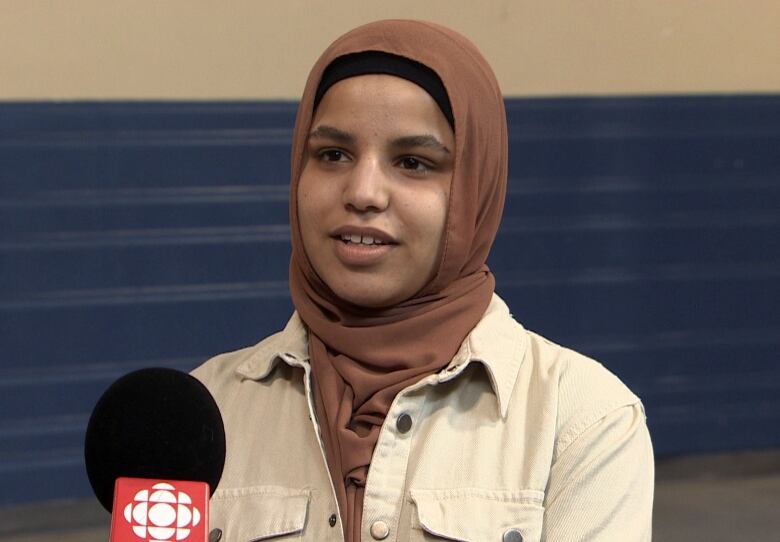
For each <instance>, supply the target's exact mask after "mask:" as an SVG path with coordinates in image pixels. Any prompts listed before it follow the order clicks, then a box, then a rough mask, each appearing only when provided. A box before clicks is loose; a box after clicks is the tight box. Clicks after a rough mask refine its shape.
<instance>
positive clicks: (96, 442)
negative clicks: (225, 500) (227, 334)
mask: <svg viewBox="0 0 780 542" xmlns="http://www.w3.org/2000/svg"><path fill="white" fill-rule="evenodd" d="M84 459H85V462H86V466H87V476H88V477H89V482H90V484H91V485H92V489H93V490H94V492H95V495H96V496H97V498H98V500H99V501H100V503H101V504H102V505H103V507H105V508H106V510H108V511H109V512H110V511H111V508H112V505H113V500H114V483H115V482H116V479H117V478H119V477H121V476H126V477H131V478H161V479H169V480H190V481H197V482H206V483H207V484H208V485H209V489H210V491H211V493H213V492H214V490H215V489H216V487H217V484H218V483H219V479H220V477H221V476H222V468H223V467H224V465H225V427H224V425H223V423H222V416H221V415H220V413H219V408H218V407H217V403H216V402H215V401H214V398H213V397H212V396H211V394H210V393H209V391H208V390H207V389H206V387H205V386H204V385H203V384H202V383H201V382H200V381H199V380H198V379H196V378H195V377H193V376H191V375H188V374H186V373H182V372H180V371H176V370H173V369H164V368H151V369H141V370H139V371H135V372H132V373H130V374H127V375H125V376H123V377H121V378H120V379H119V380H117V381H116V382H114V383H113V384H112V385H111V386H109V388H108V389H107V390H106V391H105V393H103V395H102V396H101V397H100V399H99V400H98V402H97V405H96V406H95V409H94V410H93V411H92V416H90V419H89V424H88V425H87V434H86V439H85V443H84Z"/></svg>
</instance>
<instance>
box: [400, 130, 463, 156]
mask: <svg viewBox="0 0 780 542" xmlns="http://www.w3.org/2000/svg"><path fill="white" fill-rule="evenodd" d="M393 146H394V147H399V148H402V149H411V148H413V147H428V148H431V149H434V150H437V151H441V152H444V153H446V154H450V150H449V149H448V148H447V147H446V146H445V145H444V143H442V142H441V141H439V140H438V139H436V137H434V136H432V135H429V134H425V135H413V136H404V137H399V138H398V139H394V140H393Z"/></svg>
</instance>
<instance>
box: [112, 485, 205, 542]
mask: <svg viewBox="0 0 780 542" xmlns="http://www.w3.org/2000/svg"><path fill="white" fill-rule="evenodd" d="M208 502H209V486H208V484H206V483H205V482H183V481H176V480H154V479H149V478H117V480H116V484H115V486H114V508H113V513H112V515H111V516H112V519H111V539H110V540H111V542H169V541H176V542H180V541H186V542H206V540H207V532H208V519H209V518H208Z"/></svg>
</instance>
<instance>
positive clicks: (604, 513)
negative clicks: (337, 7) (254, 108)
mask: <svg viewBox="0 0 780 542" xmlns="http://www.w3.org/2000/svg"><path fill="white" fill-rule="evenodd" d="M506 175H507V134H506V120H505V112H504V108H503V100H502V96H501V92H500V90H499V88H498V85H497V83H496V80H495V77H494V75H493V73H492V71H491V70H490V67H489V66H488V64H487V63H486V61H485V60H484V59H483V58H482V56H481V55H480V53H479V52H478V51H477V49H476V48H475V47H474V46H473V45H472V44H471V43H470V42H468V41H467V40H466V39H465V38H463V37H462V36H460V35H458V34H456V33H455V32H453V31H451V30H449V29H446V28H443V27H441V26H438V25H434V24H431V23H424V22H415V21H381V22H377V23H372V24H369V25H366V26H363V27H360V28H357V29H355V30H353V31H351V32H349V33H347V34H346V35H344V36H342V37H341V38H339V39H338V40H336V42H334V43H333V44H332V45H331V46H330V47H329V48H328V49H327V50H326V51H325V52H324V53H323V55H322V56H321V58H320V59H319V60H318V62H317V63H316V64H315V66H314V68H313V69H312V71H311V74H310V76H309V79H308V82H307V84H306V88H305V90H304V94H303V98H302V100H301V103H300V106H299V110H298V116H297V119H296V124H295V133H294V137H293V148H292V180H291V200H290V222H291V233H292V245H293V256H292V260H291V264H290V290H291V294H292V299H293V303H294V305H295V309H296V312H295V314H293V316H292V318H291V319H290V321H289V323H288V324H287V326H286V328H285V329H284V330H283V331H282V332H280V333H277V334H276V335H273V336H271V337H269V338H267V339H265V340H264V341H262V342H260V343H259V344H257V345H256V346H254V347H251V348H247V349H244V350H240V351H238V352H233V353H229V354H225V355H222V356H218V357H217V358H214V359H213V360H211V361H209V362H208V363H206V364H205V365H204V366H202V367H200V368H199V369H197V370H196V371H195V373H194V374H195V375H196V376H197V377H198V378H200V379H201V380H202V381H203V382H204V383H206V385H207V386H208V387H209V388H210V389H211V391H212V393H213V394H214V396H215V398H216V399H217V402H218V403H219V405H220V408H221V411H222V413H223V416H224V418H225V425H226V434H227V439H228V442H227V448H228V457H227V462H226V465H225V472H224V474H223V478H222V481H221V482H220V487H219V489H218V490H217V492H216V493H215V494H214V496H213V498H212V505H211V506H212V507H211V514H212V516H211V518H210V525H211V527H212V528H213V529H214V530H213V532H212V535H213V537H214V539H216V538H218V537H219V536H220V535H221V536H222V538H223V539H224V540H230V541H233V540H236V541H242V542H243V541H249V540H257V539H263V538H271V539H274V540H277V539H278V540H318V541H319V540H342V539H345V540H348V541H358V540H404V541H405V540H441V539H454V540H474V541H482V540H496V541H498V540H503V541H504V542H511V541H514V542H518V541H525V542H531V541H539V540H549V541H569V540H572V541H574V540H583V541H584V540H621V541H626V540H649V539H650V512H651V507H652V492H653V485H652V484H653V460H652V451H651V446H650V440H649V436H648V433H647V428H646V425H645V417H644V412H643V409H642V405H641V403H640V402H639V399H637V398H636V396H634V395H633V394H632V393H631V392H630V391H629V390H628V389H627V388H626V387H625V386H624V385H623V384H621V383H620V382H619V381H618V379H617V378H616V377H614V376H613V375H611V374H610V373H609V372H607V371H606V370H605V369H604V368H603V367H601V366H600V365H599V364H597V363H596V362H593V361H592V360H589V359H587V358H585V357H583V356H581V355H579V354H576V353H575V352H572V351H570V350H567V349H565V348H562V347H559V346H557V345H555V344H552V343H550V342H548V341H546V340H544V339H543V338H541V337H539V336H537V335H535V334H533V333H530V332H528V331H526V330H524V329H523V328H522V327H521V326H520V324H518V323H516V322H515V321H514V320H513V319H512V317H511V315H510V314H509V311H508V309H507V307H506V305H505V304H504V303H503V302H502V301H501V299H500V298H498V297H497V296H496V295H495V294H494V291H493V290H494V280H493V275H492V274H491V273H490V271H489V270H488V268H487V266H486V265H485V262H486V259H487V256H488V252H489V250H490V246H491V244H492V242H493V239H494V237H495V235H496V231H497V228H498V224H499V221H500V216H501V211H502V208H503V203H504V195H505V191H506Z"/></svg>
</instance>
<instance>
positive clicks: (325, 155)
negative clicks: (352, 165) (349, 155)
mask: <svg viewBox="0 0 780 542" xmlns="http://www.w3.org/2000/svg"><path fill="white" fill-rule="evenodd" d="M320 158H321V159H322V160H324V161H325V162H341V161H342V160H345V159H346V156H345V155H344V153H343V152H341V151H339V150H336V149H328V150H325V151H322V152H320Z"/></svg>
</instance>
